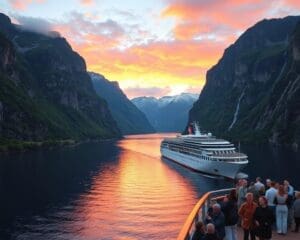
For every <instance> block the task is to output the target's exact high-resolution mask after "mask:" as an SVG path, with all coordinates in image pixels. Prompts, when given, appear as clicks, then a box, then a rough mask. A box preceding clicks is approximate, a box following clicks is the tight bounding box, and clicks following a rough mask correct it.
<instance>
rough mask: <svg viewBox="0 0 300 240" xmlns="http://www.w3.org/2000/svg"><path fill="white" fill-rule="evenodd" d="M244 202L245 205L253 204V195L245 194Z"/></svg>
mask: <svg viewBox="0 0 300 240" xmlns="http://www.w3.org/2000/svg"><path fill="white" fill-rule="evenodd" d="M246 201H247V203H252V202H253V193H247V194H246Z"/></svg>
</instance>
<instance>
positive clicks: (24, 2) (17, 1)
mask: <svg viewBox="0 0 300 240" xmlns="http://www.w3.org/2000/svg"><path fill="white" fill-rule="evenodd" d="M8 2H9V4H10V5H11V6H12V8H14V9H16V10H25V9H26V8H27V7H28V6H29V5H31V4H36V3H39V4H40V3H43V2H45V0H8Z"/></svg>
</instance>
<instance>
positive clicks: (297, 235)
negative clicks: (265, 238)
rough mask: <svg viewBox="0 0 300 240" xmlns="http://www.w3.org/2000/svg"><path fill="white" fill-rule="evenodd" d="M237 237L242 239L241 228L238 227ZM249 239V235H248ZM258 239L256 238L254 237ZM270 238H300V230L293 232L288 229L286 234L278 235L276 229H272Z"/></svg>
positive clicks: (273, 239) (291, 239)
mask: <svg viewBox="0 0 300 240" xmlns="http://www.w3.org/2000/svg"><path fill="white" fill-rule="evenodd" d="M238 239H239V240H242V239H243V230H242V229H241V228H238ZM249 239H250V237H249ZM256 239H258V238H256ZM272 240H300V232H299V233H294V232H291V231H288V233H287V235H279V234H277V232H276V231H273V234H272Z"/></svg>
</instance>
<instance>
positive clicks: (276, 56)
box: [189, 17, 300, 145]
mask: <svg viewBox="0 0 300 240" xmlns="http://www.w3.org/2000/svg"><path fill="white" fill-rule="evenodd" d="M299 20H300V17H286V18H283V19H271V20H263V21H261V22H259V23H257V24H255V25H254V26H253V27H251V28H250V29H248V30H247V31H246V32H245V33H244V34H242V35H241V37H240V38H239V39H238V40H237V41H236V42H235V43H234V44H233V45H231V46H230V47H229V48H227V49H226V50H225V52H224V55H223V57H222V58H221V59H220V61H219V62H218V63H217V64H216V65H215V66H214V67H212V68H211V69H210V70H209V71H208V72H207V76H206V84H205V87H204V88H203V90H202V92H201V94H200V96H199V99H198V100H197V102H196V103H195V104H194V106H193V108H192V109H191V110H190V114H189V121H194V120H196V121H199V123H200V125H201V126H202V128H204V129H206V130H209V131H212V132H214V133H215V134H217V135H221V136H225V137H228V138H232V139H235V140H241V141H250V142H267V141H269V142H273V143H276V144H294V145H297V144H299V141H300V139H299V137H300V134H299V118H300V115H299V109H300V108H299V107H300V106H299V96H300V94H299V77H300V75H299V71H300V69H299V59H298V58H297V56H298V57H299V55H297V54H299V52H298V50H297V49H299V45H300V42H299V38H298V35H299V30H300V29H299V28H300V26H299V25H297V22H298V21H299ZM296 25H297V27H296ZM295 29H296V30H295Z"/></svg>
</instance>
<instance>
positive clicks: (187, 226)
mask: <svg viewBox="0 0 300 240" xmlns="http://www.w3.org/2000/svg"><path fill="white" fill-rule="evenodd" d="M233 189H234V188H227V189H221V190H216V191H210V192H207V193H205V194H204V195H203V196H202V197H201V198H200V200H199V201H198V202H197V204H196V205H195V207H194V208H193V210H192V211H191V213H190V214H189V216H188V218H187V219H186V221H185V223H184V225H183V227H182V229H181V231H180V233H179V235H178V237H177V240H190V239H192V237H193V234H194V233H195V230H196V223H197V222H198V221H203V222H204V220H205V217H206V213H207V211H208V208H209V207H210V205H211V202H212V201H220V200H222V199H223V198H224V197H225V195H226V194H228V193H230V191H231V190H233Z"/></svg>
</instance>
